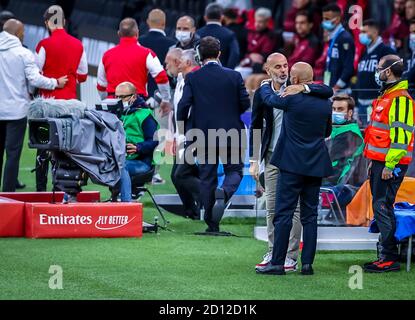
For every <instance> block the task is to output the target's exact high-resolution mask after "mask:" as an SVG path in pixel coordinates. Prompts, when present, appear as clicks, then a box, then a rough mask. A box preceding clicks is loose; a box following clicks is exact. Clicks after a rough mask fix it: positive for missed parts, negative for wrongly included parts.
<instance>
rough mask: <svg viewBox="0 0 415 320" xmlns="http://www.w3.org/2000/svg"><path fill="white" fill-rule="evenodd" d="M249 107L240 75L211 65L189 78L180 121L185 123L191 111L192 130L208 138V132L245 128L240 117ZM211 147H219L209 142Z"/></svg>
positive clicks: (178, 109)
mask: <svg viewBox="0 0 415 320" xmlns="http://www.w3.org/2000/svg"><path fill="white" fill-rule="evenodd" d="M249 106H250V101H249V95H248V92H247V91H246V89H245V85H244V82H243V80H242V77H241V74H240V73H239V72H236V71H234V70H231V69H228V68H224V67H221V66H220V65H219V64H217V63H208V64H207V65H205V66H203V67H202V68H201V69H199V70H197V71H195V72H191V73H189V74H188V75H187V76H186V80H185V86H184V88H183V96H182V98H181V100H180V102H179V105H178V108H177V120H178V121H184V122H186V121H187V118H188V114H189V109H190V108H192V115H191V119H190V121H191V125H190V127H191V128H194V129H200V130H202V131H203V133H204V135H205V139H207V137H208V130H209V129H216V130H218V129H225V130H226V131H228V130H230V129H237V130H238V131H240V130H242V129H244V124H243V122H242V120H241V114H242V113H244V112H245V111H246V110H247V109H248V108H249ZM207 142H208V141H207V140H205V143H207ZM206 145H207V144H206ZM208 146H209V147H215V146H216V144H215V142H214V141H210V145H208ZM219 146H220V147H225V146H227V145H219Z"/></svg>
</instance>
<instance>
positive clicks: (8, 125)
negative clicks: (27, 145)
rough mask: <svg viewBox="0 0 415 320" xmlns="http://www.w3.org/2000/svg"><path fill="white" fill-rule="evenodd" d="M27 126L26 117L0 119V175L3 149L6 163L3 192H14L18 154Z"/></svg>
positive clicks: (20, 152) (20, 151)
mask: <svg viewBox="0 0 415 320" xmlns="http://www.w3.org/2000/svg"><path fill="white" fill-rule="evenodd" d="M26 127H27V119H26V118H23V119H19V120H4V121H0V159H1V160H0V177H1V173H2V170H1V168H3V157H4V151H6V163H5V164H4V170H3V172H4V175H3V192H15V191H16V183H17V177H18V174H19V163H20V155H21V154H22V148H23V141H24V136H25V132H26Z"/></svg>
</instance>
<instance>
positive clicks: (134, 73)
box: [97, 18, 171, 114]
mask: <svg viewBox="0 0 415 320" xmlns="http://www.w3.org/2000/svg"><path fill="white" fill-rule="evenodd" d="M138 34H139V30H138V25H137V22H136V21H135V20H134V19H132V18H125V19H124V20H122V21H121V23H120V27H119V30H118V36H119V37H120V43H119V44H118V45H117V46H115V47H114V48H111V49H109V50H108V51H107V52H105V53H104V55H103V57H102V60H101V62H100V64H99V66H98V83H97V89H98V92H99V94H100V96H101V98H105V97H106V96H108V97H112V96H114V92H115V88H116V87H117V86H118V85H119V84H120V83H122V82H126V81H127V82H131V83H132V84H134V86H135V87H136V88H137V94H139V95H141V96H143V97H144V98H147V96H148V93H147V81H148V73H150V74H151V76H152V77H153V79H154V80H155V82H156V84H157V87H158V89H159V91H160V94H161V97H162V103H161V104H160V108H161V110H162V112H163V114H168V113H169V112H170V110H171V105H170V102H169V101H170V85H169V79H168V77H167V73H166V71H165V70H164V69H163V67H162V65H161V63H160V60H159V59H158V58H157V56H156V54H155V53H154V52H153V50H151V49H149V48H146V47H143V46H141V45H140V44H139V43H138V42H137V39H138Z"/></svg>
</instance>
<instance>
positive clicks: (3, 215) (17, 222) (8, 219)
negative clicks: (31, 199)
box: [0, 197, 24, 237]
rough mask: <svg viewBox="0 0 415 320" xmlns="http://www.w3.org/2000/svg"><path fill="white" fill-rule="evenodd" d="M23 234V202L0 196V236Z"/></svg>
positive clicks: (18, 235) (20, 235)
mask: <svg viewBox="0 0 415 320" xmlns="http://www.w3.org/2000/svg"><path fill="white" fill-rule="evenodd" d="M23 236H24V203H23V202H20V201H16V200H12V199H9V198H3V197H0V237H23Z"/></svg>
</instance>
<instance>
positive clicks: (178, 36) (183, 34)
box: [176, 30, 192, 43]
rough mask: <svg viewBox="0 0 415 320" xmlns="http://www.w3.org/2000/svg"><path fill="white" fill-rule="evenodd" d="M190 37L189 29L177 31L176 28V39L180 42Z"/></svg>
mask: <svg viewBox="0 0 415 320" xmlns="http://www.w3.org/2000/svg"><path fill="white" fill-rule="evenodd" d="M191 38H192V33H191V32H190V31H179V30H176V39H177V40H179V41H180V42H181V43H185V42H188V41H189V40H190V39H191Z"/></svg>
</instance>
